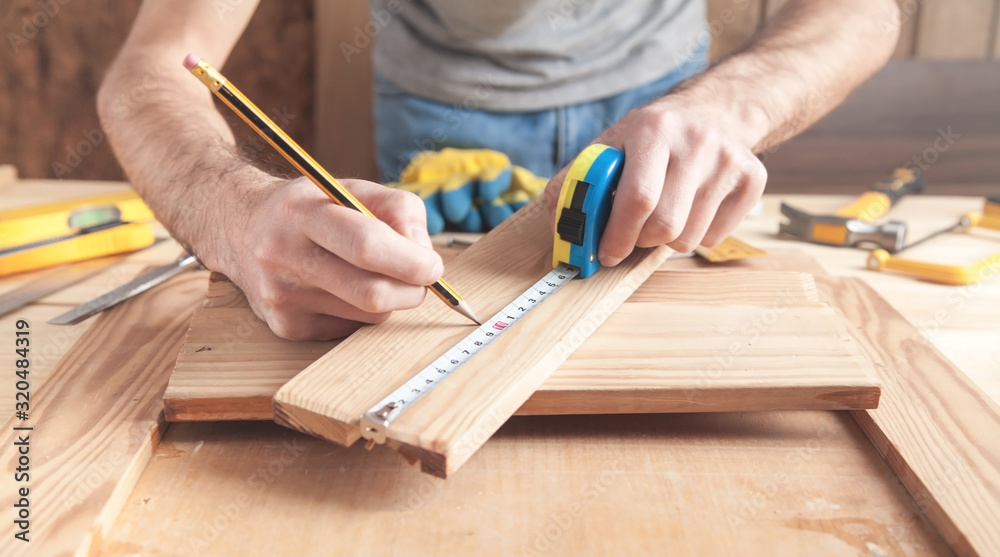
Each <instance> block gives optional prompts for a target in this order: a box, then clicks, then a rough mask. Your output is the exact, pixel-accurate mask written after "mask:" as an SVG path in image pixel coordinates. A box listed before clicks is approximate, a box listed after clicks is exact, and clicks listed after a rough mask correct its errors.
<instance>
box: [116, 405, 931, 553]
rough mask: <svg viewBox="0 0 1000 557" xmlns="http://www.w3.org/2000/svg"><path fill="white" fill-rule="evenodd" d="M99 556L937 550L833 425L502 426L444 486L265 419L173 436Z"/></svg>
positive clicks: (681, 421) (865, 446)
mask: <svg viewBox="0 0 1000 557" xmlns="http://www.w3.org/2000/svg"><path fill="white" fill-rule="evenodd" d="M164 517H169V518H168V519H165V518H164ZM165 520H168V521H169V526H168V525H165V524H164V521H165ZM100 554H101V555H105V556H108V557H111V556H116V557H118V556H123V555H136V554H140V555H159V554H168V555H174V554H182V555H190V556H198V555H246V556H258V555H259V556H264V555H299V556H303V557H305V556H313V555H317V556H318V555H359V556H360V555H368V556H389V555H406V556H413V557H421V556H434V557H448V556H468V555H544V556H550V555H551V556H578V555H665V554H671V555H811V556H818V557H825V556H838V557H840V556H843V555H866V556H871V555H893V556H896V555H902V556H912V557H917V556H920V557H923V556H927V555H949V554H950V552H949V550H948V547H947V546H946V544H944V542H943V540H942V539H941V538H940V536H939V535H938V534H937V532H936V531H934V529H933V527H932V526H931V525H930V524H929V523H927V521H926V519H925V518H924V517H923V515H922V514H921V512H920V510H919V507H917V506H915V505H914V504H913V502H912V501H911V499H910V497H909V495H908V494H907V493H906V491H905V490H904V489H903V487H902V486H901V485H900V484H899V482H898V481H897V480H896V479H895V477H894V476H893V475H892V473H891V471H890V470H889V468H888V467H887V466H886V465H885V463H884V462H883V461H882V460H881V459H880V458H879V456H878V454H877V453H875V451H874V450H873V449H872V447H871V445H870V444H869V443H868V441H867V440H866V439H865V437H864V435H863V434H862V433H861V431H860V430H859V429H858V427H857V425H856V424H855V423H854V421H853V420H851V419H850V417H849V416H847V415H846V414H845V413H840V412H758V413H715V414H658V415H646V416H640V415H614V416H531V417H528V416H522V417H514V418H512V419H511V420H509V421H508V422H507V423H506V424H505V425H504V426H503V427H502V428H501V429H500V430H499V431H498V432H497V433H496V434H495V435H494V436H493V437H492V438H491V439H490V441H489V442H488V443H486V445H484V446H483V448H482V449H481V450H480V451H478V452H477V453H476V454H475V455H474V456H473V457H472V458H471V459H470V460H469V462H468V463H467V464H466V465H465V466H464V467H463V469H462V470H461V472H460V473H458V474H456V475H455V476H454V477H453V478H450V479H448V480H441V479H438V478H434V477H432V476H428V475H426V474H421V473H420V472H419V471H418V470H417V469H416V468H414V467H412V466H408V465H407V464H406V463H405V462H404V461H403V460H402V459H401V458H399V457H398V456H397V455H395V454H393V453H392V452H391V451H384V450H383V451H378V450H374V451H365V450H364V449H363V448H362V447H361V446H360V445H356V446H354V447H348V448H345V447H340V446H337V445H333V444H330V443H326V442H323V441H321V440H318V439H314V438H311V437H308V436H305V435H302V434H299V433H296V432H292V431H289V430H287V429H284V428H281V427H278V426H275V425H274V424H269V423H265V422H260V423H224V422H216V423H211V424H209V423H201V424H196V423H185V424H172V425H171V426H170V429H169V430H168V431H167V435H166V437H165V438H164V440H163V442H162V443H161V445H160V448H159V450H158V451H157V454H156V456H154V458H153V460H152V461H151V462H150V464H149V467H148V468H147V470H146V473H145V475H144V476H143V477H142V479H141V480H140V483H139V484H138V485H137V486H136V489H135V491H134V493H133V495H132V497H130V498H129V501H128V503H127V504H126V507H125V510H124V512H123V513H121V515H120V518H119V520H118V522H117V523H116V524H115V526H114V527H113V528H112V529H111V532H110V533H109V534H108V535H107V537H106V539H105V543H104V545H103V547H102V551H101V552H100Z"/></svg>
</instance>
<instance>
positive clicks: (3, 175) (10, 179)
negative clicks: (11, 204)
mask: <svg viewBox="0 0 1000 557" xmlns="http://www.w3.org/2000/svg"><path fill="white" fill-rule="evenodd" d="M14 182H17V167H16V166H14V165H12V164H0V189H3V188H6V187H7V186H9V185H11V184H13V183H14Z"/></svg>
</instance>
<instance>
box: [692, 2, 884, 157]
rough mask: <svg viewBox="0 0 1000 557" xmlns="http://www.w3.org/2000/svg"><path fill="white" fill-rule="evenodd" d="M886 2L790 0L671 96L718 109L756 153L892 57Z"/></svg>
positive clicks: (803, 125) (819, 114)
mask: <svg viewBox="0 0 1000 557" xmlns="http://www.w3.org/2000/svg"><path fill="white" fill-rule="evenodd" d="M896 9H897V8H896V4H895V2H893V1H892V0H877V1H876V0H838V1H834V2H816V1H813V0H789V2H788V3H787V4H786V5H785V6H784V7H783V8H782V9H781V10H780V11H779V12H778V13H777V14H776V15H775V17H774V19H773V20H772V21H770V22H769V23H768V24H767V26H766V27H765V28H764V29H763V30H762V31H761V33H760V34H759V35H758V36H757V37H756V38H755V39H753V40H752V42H751V43H750V44H749V45H748V46H747V47H746V48H744V49H743V50H741V51H740V52H738V53H736V54H734V55H732V56H730V57H728V58H726V59H725V60H723V61H722V62H721V63H719V64H718V65H716V66H714V67H712V68H711V69H709V70H708V71H707V72H705V73H704V74H702V75H701V76H698V77H696V78H694V79H691V80H690V81H689V82H687V83H685V84H684V85H683V86H682V87H680V88H679V89H678V90H677V91H676V92H675V93H674V95H677V96H678V97H680V98H682V99H684V100H691V101H693V102H695V103H697V104H699V105H701V106H705V105H706V103H708V104H710V105H713V106H715V107H717V110H718V111H720V112H722V113H723V114H724V116H723V118H724V120H725V121H728V122H732V123H733V126H734V127H737V128H738V129H737V130H734V131H736V133H737V134H738V135H739V136H740V137H742V138H743V141H744V143H745V144H746V145H747V147H749V148H751V149H752V150H753V151H754V152H757V153H760V152H763V151H766V150H767V149H770V148H771V147H773V146H775V145H777V144H779V143H781V142H782V141H785V140H786V139H788V138H790V137H792V136H794V135H796V134H797V133H799V132H801V131H802V130H804V129H805V128H807V127H809V126H810V125H811V124H813V123H814V122H816V121H817V120H818V119H819V118H821V117H822V116H823V115H825V114H826V113H828V112H829V111H830V110H832V109H833V108H834V107H835V106H837V105H838V104H839V103H840V102H841V101H842V100H843V99H844V98H845V97H846V96H847V94H848V93H850V91H851V90H852V89H854V88H855V87H857V86H858V85H859V84H860V83H862V82H863V81H864V80H866V79H867V78H868V77H870V76H871V75H872V74H873V73H874V72H875V71H876V70H878V68H880V67H881V66H882V65H883V64H884V63H885V61H886V60H887V59H888V58H889V56H890V55H891V54H892V50H893V48H894V46H895V44H896V40H897V38H898V30H897V29H896V28H895V27H894V26H892V25H880V22H881V21H895V19H894V18H892V15H893V12H894V11H895V10H896Z"/></svg>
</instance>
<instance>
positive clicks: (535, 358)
mask: <svg viewBox="0 0 1000 557" xmlns="http://www.w3.org/2000/svg"><path fill="white" fill-rule="evenodd" d="M669 254H670V249H669V248H667V247H665V246H661V247H659V248H654V249H636V250H635V251H634V252H633V253H632V255H630V256H629V257H628V258H626V260H625V261H624V262H622V263H621V264H620V265H618V266H616V267H613V268H606V269H602V270H601V272H600V273H597V274H595V276H593V277H590V278H589V279H587V280H574V281H570V282H569V283H568V284H566V285H565V286H563V287H562V288H561V289H560V290H559V291H558V292H555V293H554V294H552V297H550V298H548V299H547V300H546V301H545V303H543V304H540V305H539V306H537V307H536V308H535V309H534V310H532V311H531V313H529V314H527V315H525V316H524V317H522V318H521V319H519V320H518V322H517V323H516V325H513V326H511V328H510V330H509V331H505V333H504V334H503V335H502V336H498V337H497V339H496V340H495V341H493V342H492V343H491V344H490V345H489V346H487V347H485V348H484V349H483V350H482V351H481V352H480V353H478V354H477V355H476V357H475V358H472V359H471V360H469V361H468V362H467V363H465V364H464V365H462V367H461V368H459V369H458V370H457V371H455V372H454V373H452V374H451V375H449V376H448V379H447V380H446V381H442V382H441V383H440V384H438V386H437V388H435V389H434V390H433V391H431V392H430V393H429V394H428V395H427V396H425V397H424V398H423V399H421V400H420V401H418V402H416V403H415V404H413V405H412V406H411V407H409V408H407V409H406V411H405V412H403V413H402V414H400V416H399V417H398V418H397V419H396V420H395V421H394V422H393V424H392V427H391V428H389V434H388V438H389V440H390V441H394V442H396V443H399V444H400V445H399V446H398V449H399V450H403V451H407V452H408V453H410V454H411V455H412V456H414V457H416V458H418V459H419V460H420V461H421V466H422V468H423V469H424V470H425V471H427V472H428V473H434V474H438V475H441V476H447V475H448V474H449V473H451V472H453V471H455V470H457V469H458V467H459V466H461V465H462V463H463V462H464V461H465V460H467V459H468V458H469V457H470V456H472V454H473V453H474V452H475V450H476V449H478V448H479V447H480V446H481V445H482V444H483V443H485V442H486V440H487V439H488V438H489V436H490V435H492V434H493V432H495V431H496V430H497V429H499V427H500V426H501V425H502V424H503V422H505V421H506V420H507V418H509V417H510V416H511V415H513V414H514V412H515V411H516V410H517V408H518V407H519V406H521V404H523V403H524V401H525V400H527V399H528V397H529V396H531V393H533V392H534V391H535V390H536V389H537V388H538V387H540V386H541V385H542V383H544V382H545V380H546V379H548V377H549V375H551V374H552V372H553V371H555V370H556V368H557V367H559V365H560V364H561V363H562V362H563V361H565V360H566V358H567V357H568V356H569V355H570V354H572V353H573V351H574V350H575V349H576V348H578V347H579V345H580V344H581V343H582V342H583V341H584V340H586V339H587V337H589V336H590V335H591V334H592V333H593V332H594V330H596V329H597V327H599V326H600V325H601V323H603V322H604V320H605V319H607V318H608V316H610V315H611V314H612V313H613V312H614V310H615V309H616V308H617V307H618V306H620V305H621V304H622V303H623V302H624V301H625V299H626V298H628V296H629V295H631V294H632V292H633V291H634V290H635V289H636V288H638V287H639V285H641V284H642V282H643V281H645V280H646V278H647V277H649V275H650V274H652V273H653V272H654V271H655V270H656V269H657V267H659V266H660V264H661V263H663V261H665V260H666V259H667V257H668V256H669ZM551 270H552V231H551V228H550V226H549V213H548V211H547V210H546V209H545V208H544V205H543V204H542V199H541V198H540V197H539V198H537V199H535V201H533V202H531V203H529V204H528V205H527V206H525V207H524V208H523V209H521V210H520V211H518V212H517V213H515V214H514V215H513V216H512V217H510V218H509V219H507V220H506V221H504V223H503V224H501V225H500V226H498V227H497V228H495V229H493V230H492V231H491V232H490V233H489V234H487V235H486V236H485V237H483V239H482V240H480V241H478V242H476V244H475V245H474V246H472V247H471V248H469V249H468V250H466V251H465V252H464V253H463V254H462V255H460V256H459V257H457V258H455V259H454V260H453V261H452V262H451V263H450V264H449V265H448V267H447V269H446V272H445V276H446V277H447V278H448V280H449V282H450V283H451V284H452V285H454V286H455V288H456V289H457V290H458V291H459V292H475V295H474V296H470V298H468V300H467V301H468V302H469V303H470V304H471V305H472V306H473V307H474V308H475V309H476V311H477V312H479V313H481V314H482V315H483V318H484V319H487V317H486V316H492V315H494V314H496V313H497V312H499V311H500V310H501V309H503V308H504V307H505V306H506V305H507V304H508V303H510V302H511V301H512V300H514V299H515V298H516V297H517V296H519V295H520V294H521V293H523V292H524V291H525V290H526V289H527V288H528V287H530V286H531V285H533V284H534V283H535V282H537V281H538V280H540V279H541V278H542V277H543V276H545V274H546V273H548V272H549V271H551ZM473 330H474V329H473V327H470V326H469V325H468V323H465V322H463V321H462V319H461V318H460V317H459V316H457V315H456V314H455V312H454V311H452V310H451V308H449V307H447V306H445V305H444V304H442V303H441V301H440V300H438V299H435V298H434V297H431V296H429V297H428V298H427V299H426V300H425V301H424V303H423V305H421V306H420V307H419V308H417V309H415V310H411V311H408V312H403V313H396V314H394V315H393V316H392V317H390V318H389V320H388V321H386V322H385V323H382V324H380V325H379V326H377V327H365V328H362V329H361V330H359V331H358V332H356V333H354V334H353V335H351V336H350V337H348V338H347V339H346V340H344V341H343V342H341V343H340V344H339V345H337V346H336V347H335V348H334V349H333V350H331V351H330V352H329V353H328V354H327V355H325V356H324V357H322V358H320V359H319V360H317V361H316V363H314V364H312V365H311V366H310V367H308V368H306V370H305V371H303V372H302V373H300V374H299V375H297V376H295V378H294V379H292V380H291V381H289V382H288V383H286V384H285V385H284V386H283V387H282V388H281V389H279V390H278V392H277V393H276V394H275V396H274V418H275V421H277V422H278V423H280V424H282V425H287V426H289V427H292V428H294V429H298V430H300V431H303V432H306V433H310V434H312V435H316V436H318V437H321V438H323V439H328V440H331V441H335V442H337V443H341V444H343V445H350V444H351V443H353V442H354V441H356V440H357V439H358V438H359V437H360V435H361V434H360V431H359V429H358V425H357V424H358V420H359V419H360V417H361V415H362V414H363V413H364V412H366V411H368V410H369V409H370V408H371V407H372V405H374V404H376V403H377V402H378V401H379V400H381V399H382V398H383V397H385V396H386V395H388V394H389V393H390V392H392V391H393V390H394V389H395V388H397V387H398V386H399V385H401V384H403V383H404V382H405V381H406V380H407V379H409V378H410V377H412V376H413V375H414V374H415V373H416V372H418V371H419V370H421V369H423V368H424V367H425V366H427V365H429V364H430V363H431V362H432V361H433V360H434V359H435V358H437V357H438V356H440V355H441V354H443V353H444V352H445V351H446V350H447V349H448V348H450V347H451V346H453V345H454V344H455V343H456V342H458V341H459V340H460V339H462V338H463V337H465V336H466V335H468V334H469V333H470V332H472V331H473Z"/></svg>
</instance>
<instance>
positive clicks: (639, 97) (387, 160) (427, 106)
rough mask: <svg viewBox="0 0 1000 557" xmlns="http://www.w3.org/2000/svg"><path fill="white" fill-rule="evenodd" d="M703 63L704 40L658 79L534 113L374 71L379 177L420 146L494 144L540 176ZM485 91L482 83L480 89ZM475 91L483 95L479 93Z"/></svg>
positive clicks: (393, 175)
mask: <svg viewBox="0 0 1000 557" xmlns="http://www.w3.org/2000/svg"><path fill="white" fill-rule="evenodd" d="M707 66H708V48H707V46H706V47H704V48H701V49H700V50H699V51H697V52H695V54H694V55H692V57H691V58H690V59H689V60H688V61H687V62H686V63H684V64H683V65H681V66H680V67H678V68H676V69H674V70H673V71H671V72H670V73H668V74H667V75H665V76H663V77H662V78H660V79H658V80H656V81H654V82H652V83H648V84H646V85H642V86H640V87H637V88H635V89H632V90H630V91H626V92H624V93H621V94H618V95H615V96H613V97H608V98H605V99H600V100H596V101H591V102H585V103H580V104H574V105H569V106H560V107H556V108H551V109H547V110H540V111H537V112H490V111H485V110H477V109H476V107H477V106H478V105H479V98H476V97H472V96H470V98H467V99H466V101H465V102H463V103H461V104H456V105H452V104H445V103H440V102H436V101H432V100H428V99H424V98H421V97H417V96H414V95H411V94H410V93H407V92H406V91H403V90H402V89H401V88H399V87H398V86H397V85H395V84H394V83H392V82H390V81H389V80H387V79H385V78H384V77H381V76H379V75H378V74H377V73H376V76H375V143H376V153H377V158H378V169H379V177H380V179H381V180H382V182H392V181H396V180H398V179H399V174H400V173H401V172H402V171H403V168H405V167H406V165H407V164H408V163H409V162H410V159H412V158H413V156H414V155H416V154H417V153H418V152H420V151H436V150H439V149H442V148H444V147H456V148H460V149H483V148H485V149H494V150H496V151H500V152H502V153H506V154H507V156H509V157H510V159H511V161H512V162H513V163H514V164H516V165H520V166H523V167H525V168H527V169H528V170H530V171H532V172H534V173H535V174H536V175H538V176H544V177H550V176H554V175H555V173H556V172H558V171H559V169H561V168H562V167H563V166H565V165H567V164H569V162H570V161H572V160H573V157H575V156H576V155H577V153H579V152H580V151H581V150H583V148H584V147H586V146H587V145H589V144H590V142H591V141H593V140H594V138H596V137H597V136H598V135H600V134H601V132H603V131H604V130H605V129H607V128H608V127H609V126H611V124H614V123H615V122H617V121H618V120H620V119H621V118H622V116H624V115H625V113H627V112H628V111H629V110H632V109H633V108H635V107H638V106H642V105H644V104H646V103H648V102H650V101H653V100H655V99H657V98H659V97H662V96H663V95H665V94H666V93H667V92H668V91H670V90H671V89H673V88H674V87H675V86H676V85H677V84H679V83H680V82H682V81H684V80H685V79H687V78H689V77H691V76H693V75H695V74H698V73H700V72H702V71H704V70H705V68H706V67H707ZM481 93H482V95H488V94H489V88H488V85H484V86H483V88H482V90H481ZM476 96H477V97H480V98H482V96H481V95H480V91H477V94H476Z"/></svg>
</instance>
